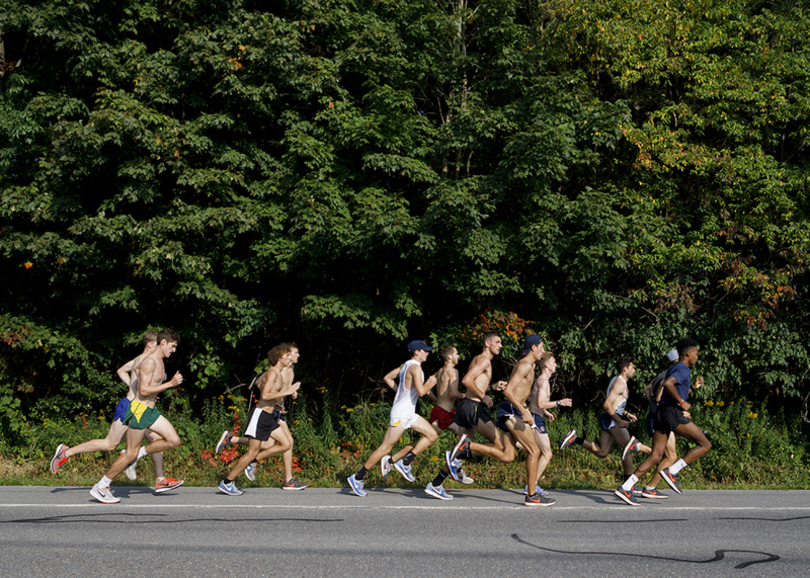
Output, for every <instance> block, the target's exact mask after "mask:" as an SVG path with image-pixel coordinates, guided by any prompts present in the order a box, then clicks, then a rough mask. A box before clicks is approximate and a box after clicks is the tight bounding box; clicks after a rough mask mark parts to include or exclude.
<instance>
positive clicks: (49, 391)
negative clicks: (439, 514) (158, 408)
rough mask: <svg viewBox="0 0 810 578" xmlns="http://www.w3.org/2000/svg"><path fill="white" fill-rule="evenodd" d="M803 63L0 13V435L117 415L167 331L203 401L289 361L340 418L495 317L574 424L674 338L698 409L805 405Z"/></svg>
mask: <svg viewBox="0 0 810 578" xmlns="http://www.w3.org/2000/svg"><path fill="white" fill-rule="evenodd" d="M808 32H810V19H808V14H807V13H806V9H805V7H804V5H803V4H802V3H801V2H798V1H791V2H788V1H785V2H761V1H754V0H696V1H687V0H676V1H674V2H668V3H660V2H653V1H651V0H598V1H597V0H577V1H576V2H575V1H573V0H550V1H547V2H535V1H533V0H528V1H526V0H524V1H520V2H519V1H516V0H492V1H484V0H480V1H478V0H447V1H436V0H376V1H371V0H288V1H279V2H273V3H266V2H257V1H255V0H181V1H173V2H168V1H166V0H126V1H124V2H115V3H110V2H101V1H98V0H95V1H92V0H91V1H87V2H80V1H77V0H40V1H36V0H30V1H26V2H20V1H18V0H11V1H10V3H9V4H7V5H6V7H5V8H4V10H3V12H2V14H0V41H1V42H2V44H0V53H1V54H2V57H3V70H2V77H0V188H2V201H1V202H0V264H1V266H2V271H3V281H4V283H3V285H2V288H0V336H2V343H0V364H1V365H2V371H3V377H2V379H1V380H0V415H2V416H3V418H2V419H3V420H5V421H6V423H7V424H9V423H12V424H13V423H14V422H15V416H16V415H17V412H18V411H20V409H23V410H25V411H27V410H30V409H34V408H36V409H37V410H38V411H41V412H47V411H50V410H51V409H53V408H60V411H70V410H71V409H75V408H78V407H93V406H98V405H109V390H110V388H111V387H112V386H114V385H115V384H116V379H115V375H114V372H113V369H114V368H115V367H117V366H118V365H119V364H120V363H121V362H122V361H123V360H124V359H126V356H127V355H130V354H131V355H132V356H134V354H135V353H136V346H135V344H136V343H137V341H138V338H139V335H140V334H141V333H142V332H143V331H144V330H145V329H146V328H147V327H150V326H151V327H155V326H160V325H167V326H170V327H173V328H174V329H176V330H178V331H179V332H180V333H181V334H182V336H183V339H184V341H183V343H182V344H181V348H180V350H179V352H178V356H177V357H178V359H177V360H176V362H175V365H176V366H178V367H181V368H182V369H183V371H184V372H185V373H186V374H187V375H188V376H189V379H188V381H187V384H186V391H187V392H189V394H190V395H192V396H193V397H199V396H208V395H211V394H212V393H214V392H220V391H222V390H223V389H226V388H230V387H234V386H237V385H238V384H240V383H244V382H245V381H249V379H250V376H251V375H252V374H253V371H254V369H256V368H257V367H258V366H259V365H260V363H261V359H262V356H263V352H264V351H266V350H267V348H268V347H269V346H272V345H273V344H274V343H275V342H277V341H279V340H296V341H297V342H298V343H299V344H300V345H301V347H302V351H303V356H302V361H301V367H300V369H299V373H301V374H302V375H303V376H305V379H308V380H309V382H310V383H312V384H318V385H320V386H325V387H327V388H328V389H330V390H331V391H332V397H331V399H332V400H333V401H334V400H336V399H338V398H343V399H345V398H346V397H347V396H348V397H351V396H353V395H355V394H356V393H361V394H363V395H372V394H373V393H372V392H373V391H374V389H375V388H377V387H378V381H377V380H378V379H379V376H380V374H381V373H382V372H383V371H384V370H387V369H390V367H391V366H392V365H393V364H395V363H398V362H399V361H400V359H401V357H402V356H401V355H400V352H401V349H400V348H401V346H402V344H403V343H404V342H406V341H408V340H409V339H411V338H426V337H427V336H431V335H432V336H433V338H434V339H454V340H457V341H459V343H462V344H463V345H464V347H465V351H468V352H469V351H472V350H474V349H476V348H477V345H476V344H474V343H472V342H470V341H465V336H471V335H472V336H474V335H475V334H476V333H475V327H477V326H478V325H476V324H477V321H478V315H479V314H481V313H485V316H486V318H487V319H489V320H490V321H491V322H492V323H493V324H494V325H497V324H498V323H499V322H498V319H504V318H505V317H504V316H503V315H500V314H498V313H497V312H515V313H517V315H518V316H519V317H520V318H522V319H529V320H531V321H532V324H530V325H529V326H526V325H525V324H521V328H522V329H526V327H531V328H532V329H533V330H536V331H539V332H541V333H543V334H544V335H546V336H547V338H548V339H549V342H550V343H552V344H553V348H554V349H555V350H556V351H557V353H558V355H559V357H560V360H561V362H562V363H561V370H560V376H559V378H558V381H557V387H561V388H563V389H565V390H566V391H567V392H569V393H570V392H572V391H573V392H580V394H581V399H582V400H583V401H585V400H587V399H591V398H592V397H593V395H594V393H595V391H596V390H597V389H601V388H603V386H604V383H603V381H604V379H603V377H604V376H605V375H606V374H608V373H610V372H611V371H613V368H612V361H613V360H614V359H615V357H616V356H617V355H622V354H631V355H633V356H635V357H636V358H637V360H638V361H639V365H640V367H641V369H642V371H640V373H639V376H640V378H641V379H640V381H644V380H646V379H647V378H648V377H651V376H652V375H653V374H655V373H657V371H659V370H660V366H661V356H662V354H663V353H664V352H665V351H666V350H667V349H669V348H670V347H671V345H672V344H673V343H674V341H675V340H676V339H677V338H679V337H682V336H684V335H689V336H692V337H694V338H696V339H698V340H699V341H700V342H701V343H702V345H703V358H702V365H701V372H702V373H704V374H705V375H706V383H707V386H706V388H705V391H706V395H718V396H736V395H738V394H739V393H743V394H744V395H747V396H748V397H751V398H754V397H757V398H760V399H761V398H764V397H766V396H769V395H771V396H775V398H778V399H779V400H784V399H787V398H793V399H795V400H797V401H799V400H800V399H801V398H802V396H806V392H807V385H806V381H805V375H806V374H807V372H808V370H809V369H810V352H808V347H807V345H806V341H807V330H808V318H807V311H808V294H807V289H806V283H805V281H806V280H807V279H808V273H807V269H806V267H807V265H806V260H807V257H806V256H807V254H808V249H810V227H809V226H808V215H807V207H808V199H807V195H808V189H807V170H808V157H807V144H808V143H807V139H808V132H807V125H808V116H810V100H809V99H810V58H808V47H809V46H810V40H808V38H810V34H808ZM486 312H489V313H486ZM505 327H506V326H505V325H503V326H502V327H501V328H502V329H503V328H505ZM520 337H522V336H521V335H517V334H515V336H514V340H517V339H519V338H520ZM515 342H516V341H515ZM124 346H127V347H126V348H125V347H124ZM507 353H508V351H507ZM502 370H503V371H505V369H502ZM115 387H118V385H115ZM311 391H312V390H311ZM310 399H313V398H312V397H310ZM316 401H317V400H316Z"/></svg>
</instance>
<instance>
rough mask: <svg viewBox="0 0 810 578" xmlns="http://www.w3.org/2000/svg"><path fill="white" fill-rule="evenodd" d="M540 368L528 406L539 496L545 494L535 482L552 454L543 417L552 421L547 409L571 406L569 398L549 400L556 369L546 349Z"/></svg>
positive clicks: (526, 488) (544, 469)
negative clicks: (536, 449)
mask: <svg viewBox="0 0 810 578" xmlns="http://www.w3.org/2000/svg"><path fill="white" fill-rule="evenodd" d="M538 366H539V368H540V375H538V376H537V379H536V380H535V382H534V385H533V386H532V391H531V393H530V394H529V408H530V409H531V412H532V415H533V416H534V425H535V427H534V428H533V429H532V431H533V432H534V439H535V441H536V442H537V446H538V447H539V448H540V461H539V462H538V463H537V479H536V480H535V487H536V488H537V491H538V492H539V493H540V495H541V496H547V495H548V492H546V491H545V490H544V489H543V488H541V487H540V486H538V485H537V484H538V483H539V482H540V478H541V477H542V476H543V473H544V472H545V471H546V467H547V466H548V464H549V462H550V461H551V458H552V457H553V454H552V453H551V441H550V440H549V437H548V431H546V424H545V420H544V419H543V418H544V417H545V418H546V419H548V421H549V423H551V422H552V421H554V414H552V413H549V411H548V410H549V409H552V408H560V407H571V405H572V402H571V399H570V398H567V397H566V398H564V399H558V400H557V401H550V399H551V376H552V375H554V372H555V371H557V360H556V359H555V358H554V356H553V355H552V354H551V353H549V352H548V351H547V352H545V353H544V354H543V356H542V357H541V358H540V362H539V363H538ZM523 492H524V493H525V494H527V495H528V493H529V486H528V485H527V486H526V487H525V488H524V489H523Z"/></svg>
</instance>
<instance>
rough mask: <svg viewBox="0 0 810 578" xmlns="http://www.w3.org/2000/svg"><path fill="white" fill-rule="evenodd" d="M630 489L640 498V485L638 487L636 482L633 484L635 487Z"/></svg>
mask: <svg viewBox="0 0 810 578" xmlns="http://www.w3.org/2000/svg"><path fill="white" fill-rule="evenodd" d="M630 491H631V492H633V495H634V496H635V497H636V498H638V497H640V496H641V490H640V489H639V487H638V486H637V485H635V484H633V488H632V489H631V490H630Z"/></svg>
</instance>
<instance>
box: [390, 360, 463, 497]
mask: <svg viewBox="0 0 810 578" xmlns="http://www.w3.org/2000/svg"><path fill="white" fill-rule="evenodd" d="M439 356H440V357H441V359H442V362H443V363H444V365H443V366H442V368H441V369H440V370H439V371H438V372H436V393H435V394H434V392H433V390H431V391H430V392H428V395H429V396H430V398H431V399H432V400H433V401H434V403H435V404H436V405H434V406H433V409H432V410H431V412H430V420H429V421H430V425H432V426H433V429H435V430H436V433H437V434H441V432H442V431H444V430H449V431H451V432H453V433H454V434H455V435H459V432H460V428H459V426H458V424H457V423H455V422H454V421H453V417H454V416H455V415H456V410H455V409H454V408H453V406H454V405H455V403H456V400H457V399H463V398H464V396H463V395H462V394H460V393H459V391H458V381H459V380H458V370H457V369H456V365H457V364H458V359H459V357H458V349H456V347H455V346H454V345H444V346H442V347H441V349H439ZM397 455H399V453H397ZM386 457H388V456H386ZM395 457H396V456H395ZM390 463H391V460H390V458H389V459H388V461H387V462H386V458H385V457H384V458H383V460H382V470H383V477H385V474H386V468H388V469H389V470H390V467H391V466H390ZM449 473H450V472H449V470H448V468H447V466H446V465H443V466H442V470H441V472H440V473H439V475H437V476H436V478H435V479H434V480H433V481H432V482H428V485H427V486H426V487H425V493H426V494H427V495H429V496H433V497H434V498H438V499H440V500H452V499H453V496H451V495H450V494H448V493H447V491H446V490H445V489H444V487H443V486H442V483H443V482H444V480H445V478H446V477H447V476H448V475H449ZM461 477H462V479H461V481H462V482H463V483H469V484H472V483H473V482H474V481H475V480H473V479H472V478H470V477H468V476H467V475H466V474H464V473H463V472H462V473H461Z"/></svg>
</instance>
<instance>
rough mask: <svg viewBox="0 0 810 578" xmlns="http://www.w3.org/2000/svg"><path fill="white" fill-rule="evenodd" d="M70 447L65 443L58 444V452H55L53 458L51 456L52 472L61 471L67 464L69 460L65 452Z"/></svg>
mask: <svg viewBox="0 0 810 578" xmlns="http://www.w3.org/2000/svg"><path fill="white" fill-rule="evenodd" d="M69 449H70V448H68V447H67V446H66V445H65V444H59V445H58V446H56V453H55V454H53V458H51V473H52V474H55V473H57V472H59V468H61V467H62V466H63V465H65V462H67V461H68V459H67V457H65V454H66V453H67V451H68V450H69Z"/></svg>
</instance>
